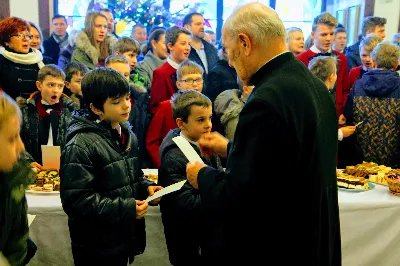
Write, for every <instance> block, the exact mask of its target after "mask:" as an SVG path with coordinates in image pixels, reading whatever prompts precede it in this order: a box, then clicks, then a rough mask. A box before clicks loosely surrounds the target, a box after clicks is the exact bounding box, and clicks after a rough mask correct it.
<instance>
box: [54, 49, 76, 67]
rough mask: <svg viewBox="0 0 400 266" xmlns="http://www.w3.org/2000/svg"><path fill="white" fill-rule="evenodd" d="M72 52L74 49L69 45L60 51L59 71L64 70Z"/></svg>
mask: <svg viewBox="0 0 400 266" xmlns="http://www.w3.org/2000/svg"><path fill="white" fill-rule="evenodd" d="M73 51H74V48H73V47H71V45H69V44H68V45H67V46H66V47H65V48H63V49H61V51H60V56H59V57H58V66H59V67H60V68H61V69H65V67H66V66H67V65H68V64H69V63H70V62H71V57H72V53H73Z"/></svg>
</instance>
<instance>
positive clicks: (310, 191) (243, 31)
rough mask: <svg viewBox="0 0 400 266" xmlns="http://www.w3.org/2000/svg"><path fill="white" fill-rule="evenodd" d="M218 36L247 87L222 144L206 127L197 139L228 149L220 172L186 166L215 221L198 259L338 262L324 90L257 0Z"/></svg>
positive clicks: (330, 124) (333, 146) (214, 149)
mask: <svg viewBox="0 0 400 266" xmlns="http://www.w3.org/2000/svg"><path fill="white" fill-rule="evenodd" d="M222 38H223V44H224V47H225V48H226V51H227V53H228V58H229V61H230V63H231V64H232V65H233V66H234V67H235V69H236V71H237V73H238V76H239V77H240V79H241V80H242V81H243V82H244V83H245V85H247V84H251V85H254V86H255V88H254V90H253V92H252V93H251V95H250V96H249V99H248V100H247V103H246V105H245V106H244V108H243V110H242V112H241V113H240V115H239V122H238V125H237V129H236V133H235V136H234V139H233V141H232V142H231V143H228V140H226V139H225V138H223V137H222V136H221V135H219V134H218V133H213V132H212V133H210V134H205V135H204V136H203V137H202V138H201V139H200V140H199V145H200V148H201V149H202V151H203V153H205V154H211V153H217V154H219V155H220V156H227V167H226V172H223V171H220V170H217V169H213V168H211V167H208V166H205V165H203V164H201V163H198V162H196V163H194V164H192V163H189V164H188V165H187V177H188V180H189V182H190V183H191V184H192V185H193V186H194V187H195V188H198V189H199V192H200V195H201V200H202V204H203V209H204V210H205V212H206V213H207V215H208V218H209V219H211V220H212V221H214V225H215V228H217V229H218V230H214V231H213V232H215V234H214V235H213V236H212V239H210V246H209V247H205V248H204V249H203V248H202V250H201V251H202V257H203V258H204V259H205V263H204V265H218V263H219V264H220V265H251V264H253V263H254V264H256V263H259V262H260V261H264V262H265V263H266V262H267V261H268V262H271V261H278V263H277V264H280V265H297V264H299V263H304V264H306V265H324V266H328V265H341V241H340V223H339V209H338V192H337V184H336V182H337V181H336V152H337V116H336V110H335V106H334V103H333V101H332V98H331V96H330V95H329V92H328V90H327V89H326V87H325V86H324V84H323V83H322V82H320V81H319V80H318V79H317V78H316V77H315V76H313V75H312V74H311V73H310V72H309V70H308V69H307V68H306V67H305V66H304V65H302V63H301V62H300V61H298V60H296V59H295V58H294V56H293V54H292V53H290V52H288V51H287V47H286V44H285V27H284V25H283V23H282V21H281V20H280V19H279V17H278V15H277V13H276V12H275V11H274V10H272V9H270V8H269V7H267V6H265V5H263V4H260V3H250V4H246V5H243V6H241V7H239V8H238V9H236V10H235V11H234V12H233V13H232V15H231V16H230V17H229V18H228V20H227V21H226V22H225V25H224V28H223V33H222ZM193 230H197V229H196V228H193Z"/></svg>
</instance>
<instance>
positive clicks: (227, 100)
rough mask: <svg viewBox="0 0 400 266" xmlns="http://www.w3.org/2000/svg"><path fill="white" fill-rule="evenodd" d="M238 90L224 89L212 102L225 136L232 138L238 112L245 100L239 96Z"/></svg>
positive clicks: (237, 119) (240, 93)
mask: <svg viewBox="0 0 400 266" xmlns="http://www.w3.org/2000/svg"><path fill="white" fill-rule="evenodd" d="M241 95H242V92H241V91H240V90H226V91H223V92H222V93H221V94H220V95H218V97H217V99H215V102H214V110H215V113H216V115H217V117H218V118H220V120H221V124H222V125H223V126H224V128H225V137H226V138H227V139H229V140H233V136H234V135H235V130H236V126H237V123H238V121H239V114H240V112H241V111H242V109H243V107H244V104H245V101H244V99H242V98H241V97H240V96H241Z"/></svg>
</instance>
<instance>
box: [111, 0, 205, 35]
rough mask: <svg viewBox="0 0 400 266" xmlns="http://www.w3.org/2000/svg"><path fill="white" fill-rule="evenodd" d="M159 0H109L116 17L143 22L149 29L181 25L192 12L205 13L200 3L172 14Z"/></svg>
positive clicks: (184, 6) (127, 20) (188, 5)
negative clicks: (184, 18)
mask: <svg viewBox="0 0 400 266" xmlns="http://www.w3.org/2000/svg"><path fill="white" fill-rule="evenodd" d="M159 2H160V1H157V0H108V8H110V9H111V10H112V11H113V13H114V16H115V18H118V19H120V20H124V21H125V22H127V23H129V22H132V21H133V22H135V23H141V24H143V25H144V26H145V27H146V28H147V31H149V30H150V29H151V27H153V26H162V27H166V28H168V27H170V26H172V25H180V24H181V23H182V20H183V17H184V16H185V15H186V14H188V13H191V12H198V13H201V14H203V13H204V10H201V9H200V7H201V4H200V3H193V4H185V5H183V6H182V9H181V10H179V11H177V12H175V13H173V14H171V13H169V11H168V10H166V9H165V8H164V7H163V6H162V5H161V4H159Z"/></svg>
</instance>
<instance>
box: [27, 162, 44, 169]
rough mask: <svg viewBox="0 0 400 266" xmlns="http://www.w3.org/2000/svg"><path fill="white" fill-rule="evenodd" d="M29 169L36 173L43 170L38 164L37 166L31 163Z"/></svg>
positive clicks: (35, 163)
mask: <svg viewBox="0 0 400 266" xmlns="http://www.w3.org/2000/svg"><path fill="white" fill-rule="evenodd" d="M30 167H31V168H32V169H33V170H34V171H35V170H36V171H38V170H42V169H43V166H41V165H40V164H38V163H37V162H33V163H31V165H30Z"/></svg>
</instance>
